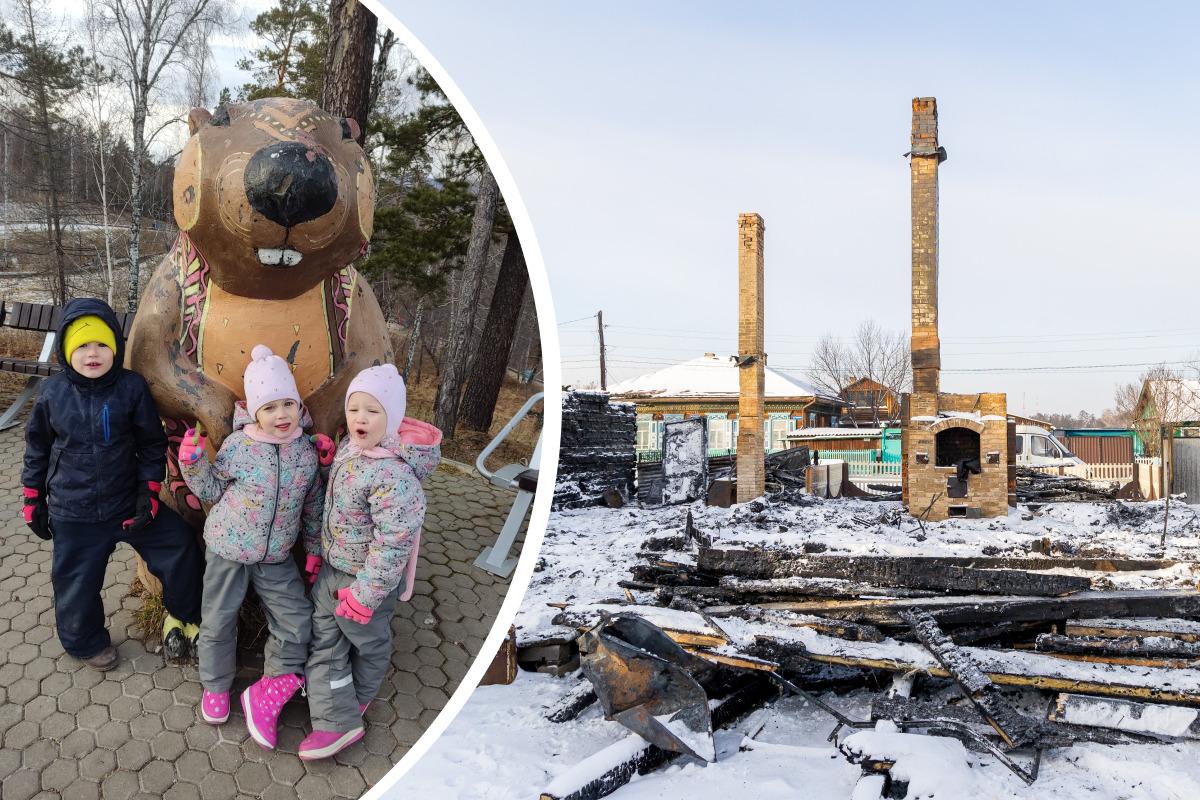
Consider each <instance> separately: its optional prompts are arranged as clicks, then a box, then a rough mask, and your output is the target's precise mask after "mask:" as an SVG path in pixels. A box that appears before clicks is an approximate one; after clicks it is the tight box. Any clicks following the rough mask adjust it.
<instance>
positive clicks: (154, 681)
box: [0, 426, 513, 800]
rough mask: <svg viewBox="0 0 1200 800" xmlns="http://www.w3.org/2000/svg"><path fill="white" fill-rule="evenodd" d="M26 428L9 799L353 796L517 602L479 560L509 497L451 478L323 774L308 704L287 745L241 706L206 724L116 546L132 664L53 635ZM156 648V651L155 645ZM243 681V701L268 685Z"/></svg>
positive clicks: (12, 500)
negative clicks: (360, 708)
mask: <svg viewBox="0 0 1200 800" xmlns="http://www.w3.org/2000/svg"><path fill="white" fill-rule="evenodd" d="M24 445H25V443H24V430H23V426H22V427H18V428H14V429H12V430H9V431H5V432H3V433H0V737H2V738H0V781H2V783H0V797H3V800H29V798H34V797H36V798H38V800H48V799H49V798H62V799H63V800H98V799H99V798H104V800H130V798H137V800H149V799H150V798H165V800H197V798H203V800H222V799H232V798H252V797H258V798H263V800H284V798H295V797H299V798H301V800H321V799H322V798H332V797H344V798H357V797H359V796H360V795H362V793H363V792H364V791H366V789H367V788H368V787H370V786H372V785H373V784H374V783H375V782H377V781H378V780H379V779H380V778H382V777H383V776H384V774H385V773H387V771H388V770H389V769H391V767H392V766H393V765H394V764H395V763H396V762H397V761H399V760H400V757H401V756H403V755H404V753H405V752H406V751H407V750H408V748H409V747H411V746H412V744H413V743H414V742H415V741H416V740H417V737H418V736H420V734H421V733H422V731H424V730H425V729H426V728H427V727H428V726H429V725H430V723H432V722H433V720H434V718H435V717H436V716H437V714H438V712H439V711H440V710H441V709H442V707H443V706H444V705H445V703H446V699H447V698H448V697H449V695H450V694H451V693H452V692H453V691H454V689H455V687H457V686H458V684H459V682H460V681H461V680H462V677H463V675H464V674H465V673H466V671H467V667H468V666H469V665H470V663H471V661H472V660H473V658H474V656H475V654H476V653H477V652H478V651H479V648H480V646H481V645H482V644H483V639H484V638H485V637H486V635H487V633H488V631H489V630H490V629H491V625H492V621H493V620H494V619H495V615H496V612H497V611H498V610H499V608H500V603H501V601H502V600H503V598H504V594H505V592H507V590H508V581H507V580H499V579H496V578H494V577H493V576H491V575H489V574H487V573H485V572H483V571H482V570H479V569H476V568H475V567H474V566H473V565H472V563H471V562H472V561H473V560H474V559H475V556H476V555H478V553H479V551H480V550H481V549H482V548H483V547H485V546H487V545H490V544H491V543H492V542H493V541H494V539H495V537H496V533H497V531H498V530H499V529H500V525H501V524H502V522H503V520H504V517H505V515H506V514H507V513H508V508H509V506H510V504H511V503H512V500H513V495H511V494H509V493H506V492H503V491H500V490H498V489H495V488H493V487H491V486H489V485H487V484H486V483H485V482H484V481H483V479H482V478H480V477H479V476H478V475H474V474H465V473H463V472H460V471H458V470H455V469H453V468H449V467H445V466H443V467H442V468H441V469H439V470H438V472H437V473H435V474H434V475H433V476H431V478H430V479H429V480H428V481H427V483H426V492H427V495H428V497H429V501H430V505H429V512H428V516H427V517H426V525H425V533H424V534H423V537H422V543H421V558H420V562H419V567H418V570H417V585H416V591H415V593H414V595H413V598H412V601H411V602H410V603H401V604H400V605H399V607H398V609H397V611H396V616H395V618H394V619H393V620H392V630H393V632H394V634H395V636H394V641H395V652H394V654H393V656H392V664H393V667H394V669H393V671H392V673H391V675H390V676H389V678H388V679H387V680H386V681H385V682H384V685H383V688H382V689H381V691H380V698H379V700H378V701H377V702H375V703H373V704H372V705H371V707H370V708H369V709H368V711H367V713H366V720H367V723H368V725H367V732H366V736H365V737H364V738H363V740H362V741H361V742H359V743H358V744H356V745H354V746H353V747H351V748H349V749H348V750H347V751H346V752H344V753H341V754H339V755H338V756H336V757H335V759H333V760H331V761H325V762H313V763H305V762H302V761H300V760H299V759H298V758H297V757H296V755H295V753H296V748H297V746H298V745H299V744H300V740H301V739H302V738H303V737H304V736H305V735H306V733H307V731H308V709H307V706H306V705H305V702H304V700H303V699H302V698H300V699H297V700H293V701H292V702H291V703H289V704H288V706H287V707H286V708H285V709H284V712H283V715H282V717H281V725H280V729H279V748H278V749H277V750H276V751H274V752H270V751H266V750H263V749H262V748H260V747H259V746H258V745H257V744H255V743H254V741H253V740H252V739H250V737H249V734H248V733H247V731H246V725H245V722H244V720H243V718H242V715H241V711H240V709H238V708H237V704H236V702H235V703H234V704H233V705H234V712H233V714H232V716H231V717H230V719H229V722H227V723H226V724H224V725H222V726H220V727H213V726H211V725H207V724H205V723H203V722H201V721H199V719H198V718H197V716H196V704H197V702H198V701H199V699H200V693H201V689H200V684H199V682H198V678H197V674H196V669H195V668H194V667H190V666H188V667H182V668H181V667H177V666H166V665H164V663H163V659H162V656H161V655H160V654H159V652H158V650H159V643H158V642H157V641H150V642H145V643H143V642H142V641H141V640H140V639H139V638H138V632H137V629H136V627H135V625H134V611H135V610H136V609H137V608H138V607H139V606H140V604H141V600H140V599H138V598H135V597H130V596H128V591H129V585H130V582H131V581H132V579H133V577H134V557H133V550H132V549H130V548H129V547H128V546H125V545H121V546H120V547H118V549H117V552H116V554H115V555H114V557H113V559H112V560H111V562H110V563H109V568H108V572H107V574H106V576H105V585H104V592H103V596H104V609H105V613H106V615H107V617H108V626H109V631H110V633H111V634H112V638H113V643H114V644H115V645H117V649H118V651H119V652H120V654H121V662H120V665H119V666H117V667H116V668H115V669H114V670H112V671H111V672H108V673H99V672H95V671H93V670H91V669H89V668H87V667H85V666H83V664H82V663H81V662H79V661H76V660H75V659H74V658H72V657H71V656H68V655H66V654H65V653H64V652H63V649H62V646H61V645H60V644H59V642H58V637H57V636H56V635H55V631H54V607H53V593H52V591H51V586H50V556H51V543H50V542H42V541H41V540H39V539H38V538H37V537H35V536H34V535H33V534H32V533H30V532H29V531H28V529H27V528H26V527H25V525H24V524H23V523H22V522H21V520H20V507H21V500H20V496H19V482H18V481H19V476H20V469H21V460H22V456H23V453H24ZM147 648H149V649H147ZM257 677H258V674H257V673H256V672H255V671H253V670H252V669H250V668H246V669H243V670H241V671H240V672H239V677H238V680H237V682H236V683H235V684H234V687H233V689H234V691H235V692H240V691H241V690H242V689H243V688H245V687H246V686H247V685H249V684H250V683H251V682H252V681H253V680H255V679H257Z"/></svg>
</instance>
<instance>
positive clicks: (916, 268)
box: [909, 97, 946, 395]
mask: <svg viewBox="0 0 1200 800" xmlns="http://www.w3.org/2000/svg"><path fill="white" fill-rule="evenodd" d="M909 156H910V159H909V163H910V168H911V171H912V187H911V191H912V366H913V393H914V394H916V393H930V394H933V395H936V394H937V393H938V391H939V389H940V382H939V375H938V373H939V370H940V369H941V366H942V362H941V342H940V341H939V340H938V165H939V164H941V162H943V161H945V160H946V150H945V148H943V147H940V146H939V145H938V121H937V100H936V99H935V98H933V97H917V98H914V99H913V101H912V150H911V152H910V153H909Z"/></svg>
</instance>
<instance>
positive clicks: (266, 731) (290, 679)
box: [242, 675, 304, 750]
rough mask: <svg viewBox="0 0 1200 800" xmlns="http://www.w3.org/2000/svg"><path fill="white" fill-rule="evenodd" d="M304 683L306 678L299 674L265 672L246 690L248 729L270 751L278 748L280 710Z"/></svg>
mask: <svg viewBox="0 0 1200 800" xmlns="http://www.w3.org/2000/svg"><path fill="white" fill-rule="evenodd" d="M302 686H304V678H302V677H300V676H299V675H278V676H276V677H271V676H269V675H263V676H262V677H261V678H259V679H258V681H257V682H256V683H254V684H252V685H251V686H250V688H249V689H247V690H246V691H244V692H242V712H243V713H244V714H245V715H246V728H247V729H248V730H249V731H250V736H251V737H252V738H253V739H254V741H256V742H258V743H259V744H260V745H262V746H263V747H265V748H267V749H268V750H274V749H275V742H276V738H277V735H276V726H277V725H278V723H279V712H280V711H282V710H283V704H284V703H286V702H287V701H288V700H291V699H292V695H294V694H295V693H296V690H297V689H299V688H301V687H302Z"/></svg>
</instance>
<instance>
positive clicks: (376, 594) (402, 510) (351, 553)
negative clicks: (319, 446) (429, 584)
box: [321, 417, 442, 610]
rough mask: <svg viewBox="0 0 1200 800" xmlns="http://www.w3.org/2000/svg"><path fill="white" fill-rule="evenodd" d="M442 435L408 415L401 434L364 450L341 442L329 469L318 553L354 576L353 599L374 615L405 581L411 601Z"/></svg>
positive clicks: (406, 590)
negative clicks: (427, 484) (425, 486)
mask: <svg viewBox="0 0 1200 800" xmlns="http://www.w3.org/2000/svg"><path fill="white" fill-rule="evenodd" d="M441 442H442V432H441V431H440V430H438V429H437V428H435V427H434V426H432V425H429V424H428V423H425V422H420V421H418V420H415V419H411V418H409V417H405V418H404V422H403V423H401V425H400V434H399V436H398V437H397V436H388V437H386V438H385V439H384V440H383V441H382V442H381V443H380V445H379V446H378V447H374V448H372V449H371V450H368V451H363V450H361V449H359V448H358V447H355V446H353V445H347V444H345V443H343V445H342V447H341V448H339V450H338V454H337V458H335V459H334V462H333V466H332V468H331V469H330V471H329V483H328V487H327V488H326V492H325V522H324V524H323V525H322V528H321V549H322V555H323V556H324V558H325V561H326V562H327V563H328V564H329V565H330V566H332V567H334V568H335V569H339V570H341V571H342V572H345V573H348V574H350V575H354V576H355V577H356V580H355V582H354V584H353V586H352V587H351V591H352V592H353V594H354V599H355V600H357V601H358V602H360V603H362V604H363V605H364V606H365V607H367V608H369V609H371V610H374V609H376V608H378V607H379V604H380V603H382V602H383V599H384V598H385V597H387V595H388V594H390V593H391V592H392V590H394V589H395V588H396V587H397V586H399V585H400V584H401V583H402V582H403V583H404V584H405V590H404V593H403V594H402V595H401V597H400V599H401V600H407V599H408V598H409V597H410V596H412V588H413V573H414V572H415V571H416V569H415V568H416V562H417V547H418V545H419V543H420V539H421V525H422V524H423V523H424V521H425V492H424V491H423V490H422V489H421V481H423V480H425V478H427V477H428V476H429V475H430V474H431V473H432V472H433V471H434V470H435V469H437V465H438V462H439V461H441V458H442V454H441Z"/></svg>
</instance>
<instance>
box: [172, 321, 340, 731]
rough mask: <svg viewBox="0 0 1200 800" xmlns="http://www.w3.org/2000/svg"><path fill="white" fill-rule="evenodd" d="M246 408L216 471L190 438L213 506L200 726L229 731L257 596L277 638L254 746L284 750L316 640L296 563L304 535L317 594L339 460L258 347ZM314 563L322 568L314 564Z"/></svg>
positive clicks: (186, 443)
mask: <svg viewBox="0 0 1200 800" xmlns="http://www.w3.org/2000/svg"><path fill="white" fill-rule="evenodd" d="M245 389H246V400H245V402H241V401H239V402H237V403H236V404H235V406H234V412H233V415H234V418H233V427H234V430H233V432H232V433H231V434H230V435H229V437H228V438H227V439H225V441H224V443H222V445H221V450H220V452H218V453H217V456H216V459H215V460H214V461H213V463H212V464H209V461H208V458H207V457H206V456H205V452H204V451H205V444H206V442H205V438H204V437H203V436H199V435H197V433H196V431H195V430H189V431H188V432H187V433H186V434H184V438H183V443H182V445H181V447H180V448H179V465H180V471H181V472H182V473H183V478H184V480H185V481H187V485H188V488H190V489H191V490H192V492H193V493H195V495H196V496H197V497H199V498H200V499H201V500H202V501H204V502H205V503H207V504H209V505H211V506H212V508H211V510H210V511H209V512H208V518H207V519H206V520H205V523H204V541H205V543H206V544H207V545H208V566H207V568H206V569H205V572H204V597H203V601H202V606H201V612H202V615H203V618H204V620H205V626H204V627H203V628H201V635H200V640H199V648H198V649H199V657H200V682H201V683H202V684H203V686H204V694H203V696H202V698H201V701H200V716H201V717H202V718H203V719H204V721H205V722H208V723H211V724H213V725H217V724H220V723H222V722H225V721H226V720H227V719H229V687H230V686H231V685H232V684H233V675H234V671H235V666H236V665H235V647H236V635H235V634H236V631H237V619H238V609H240V608H241V605H242V601H243V599H244V598H245V596H246V589H247V587H249V586H250V585H251V584H253V585H254V590H255V592H256V593H257V594H258V597H259V599H260V600H261V601H262V607H263V611H264V613H265V614H266V617H267V627H268V630H269V631H270V638H269V639H268V640H267V645H266V648H265V656H266V660H265V665H264V670H263V676H262V678H261V679H260V680H259V681H258V682H256V683H255V684H253V685H252V686H251V687H250V688H249V689H247V690H246V691H245V692H243V693H242V697H241V702H242V710H243V711H244V712H245V715H246V726H247V728H249V730H250V735H251V736H252V737H253V738H254V741H256V742H258V743H259V744H260V745H262V746H263V747H266V748H268V749H271V748H274V747H275V742H276V724H277V722H278V719H279V712H280V710H281V709H282V708H283V704H284V703H286V702H287V701H288V700H289V699H290V698H291V696H292V695H293V694H295V692H296V690H297V689H299V688H300V687H301V686H302V685H303V683H304V676H303V673H304V664H305V660H306V658H307V656H308V645H309V641H310V639H311V637H312V603H311V602H310V601H309V599H308V598H307V597H306V596H305V592H304V589H305V585H304V579H302V578H301V575H300V570H298V569H297V567H296V562H295V561H294V560H293V559H292V545H294V544H295V543H296V539H297V537H298V536H299V535H300V533H301V530H303V536H304V547H305V550H306V551H307V552H308V553H309V561H308V563H307V564H306V568H305V571H306V573H309V575H308V576H307V577H308V580H309V582H310V583H311V582H312V580H313V579H315V577H316V564H319V563H320V558H319V555H318V554H319V553H320V542H321V532H320V523H321V507H322V505H323V500H324V491H323V488H324V487H323V486H322V482H321V476H320V469H319V461H320V459H321V455H322V453H321V452H319V451H318V448H319V447H320V448H322V449H323V452H326V453H327V454H328V457H329V458H330V459H331V458H332V442H330V441H329V440H328V438H327V437H320V436H317V437H313V439H316V440H318V444H317V445H314V444H313V442H312V441H310V439H309V437H308V436H305V435H304V431H303V428H304V427H307V426H311V425H312V420H311V419H309V417H308V412H307V411H305V410H304V407H303V406H302V405H301V403H300V393H299V391H298V390H297V389H296V381H295V379H294V378H293V377H292V370H291V367H290V366H289V365H288V363H287V362H286V361H284V360H283V359H282V358H280V357H279V356H277V355H275V354H274V353H272V352H271V350H270V348H268V347H267V346H266V345H261V344H260V345H258V346H256V347H255V348H254V350H253V351H252V352H251V361H250V364H249V366H247V367H246V375H245ZM314 559H315V564H314Z"/></svg>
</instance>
